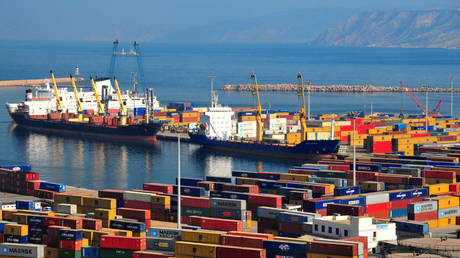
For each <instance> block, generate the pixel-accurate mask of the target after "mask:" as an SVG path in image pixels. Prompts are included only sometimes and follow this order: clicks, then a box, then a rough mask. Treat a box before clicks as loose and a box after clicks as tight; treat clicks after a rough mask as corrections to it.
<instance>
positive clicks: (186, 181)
mask: <svg viewBox="0 0 460 258" xmlns="http://www.w3.org/2000/svg"><path fill="white" fill-rule="evenodd" d="M202 181H203V179H200V178H186V177H185V178H184V177H181V179H180V184H181V186H196V184H197V183H198V182H202ZM176 185H177V178H176Z"/></svg>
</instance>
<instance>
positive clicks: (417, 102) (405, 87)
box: [400, 81, 427, 113]
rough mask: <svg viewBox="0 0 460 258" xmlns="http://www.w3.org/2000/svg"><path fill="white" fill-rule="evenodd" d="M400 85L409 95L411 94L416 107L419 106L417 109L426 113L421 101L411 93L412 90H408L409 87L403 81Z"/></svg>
mask: <svg viewBox="0 0 460 258" xmlns="http://www.w3.org/2000/svg"><path fill="white" fill-rule="evenodd" d="M400 83H401V86H402V87H403V89H404V90H405V91H406V92H407V94H409V96H410V98H411V99H412V101H414V102H415V105H417V107H418V108H419V109H420V110H422V112H423V113H426V112H427V111H426V108H425V106H424V105H423V104H422V103H421V102H420V100H418V98H417V96H415V94H414V93H413V92H412V91H411V89H409V88H407V86H406V85H405V84H404V83H403V82H402V81H401V82H400Z"/></svg>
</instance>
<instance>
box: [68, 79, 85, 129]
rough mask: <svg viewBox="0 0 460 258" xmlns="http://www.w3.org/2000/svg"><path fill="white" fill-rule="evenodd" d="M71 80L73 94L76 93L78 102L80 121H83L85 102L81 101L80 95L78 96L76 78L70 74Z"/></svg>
mask: <svg viewBox="0 0 460 258" xmlns="http://www.w3.org/2000/svg"><path fill="white" fill-rule="evenodd" d="M70 80H71V81H72V88H73V94H74V95H75V101H76V102H77V112H78V121H82V120H83V104H82V103H81V100H80V97H79V96H78V91H77V85H76V84H75V79H74V78H73V76H72V75H70Z"/></svg>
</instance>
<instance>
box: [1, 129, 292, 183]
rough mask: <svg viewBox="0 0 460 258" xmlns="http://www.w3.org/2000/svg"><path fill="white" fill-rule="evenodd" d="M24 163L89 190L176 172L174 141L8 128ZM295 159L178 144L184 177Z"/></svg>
mask: <svg viewBox="0 0 460 258" xmlns="http://www.w3.org/2000/svg"><path fill="white" fill-rule="evenodd" d="M10 133H11V135H12V137H13V138H14V139H15V140H16V142H17V143H16V145H18V146H20V148H21V149H20V151H21V152H22V153H23V155H24V160H25V162H26V163H29V164H31V165H32V167H33V168H34V170H35V171H37V172H39V173H40V177H41V178H42V179H44V180H49V181H55V182H64V183H67V184H69V185H74V186H80V187H87V188H93V189H102V188H116V189H133V188H137V189H140V188H141V187H142V184H143V183H145V182H157V183H168V184H173V183H174V182H175V178H176V175H177V142H175V141H158V142H157V144H156V145H155V146H149V147H148V146H137V145H128V144H123V143H114V142H108V141H97V140H88V139H81V138H78V137H73V136H61V135H59V136H56V135H53V134H51V133H43V132H37V131H33V130H29V129H25V128H21V127H14V128H12V130H11V131H10ZM293 165H298V164H296V163H295V162H294V161H285V160H273V159H270V158H264V157H252V156H247V155H240V156H231V155H229V154H228V153H220V152H215V151H211V150H208V149H206V148H203V147H200V146H199V145H195V144H190V143H181V171H182V176H184V177H195V178H204V177H205V176H207V175H212V176H231V172H232V170H234V169H235V170H253V171H255V170H258V171H262V170H264V171H286V170H287V169H288V168H289V167H292V166H293Z"/></svg>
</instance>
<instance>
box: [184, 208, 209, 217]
mask: <svg viewBox="0 0 460 258" xmlns="http://www.w3.org/2000/svg"><path fill="white" fill-rule="evenodd" d="M181 212H182V214H181V215H182V216H203V217H209V216H210V214H211V212H210V210H209V209H208V208H196V207H184V206H182V211H181Z"/></svg>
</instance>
